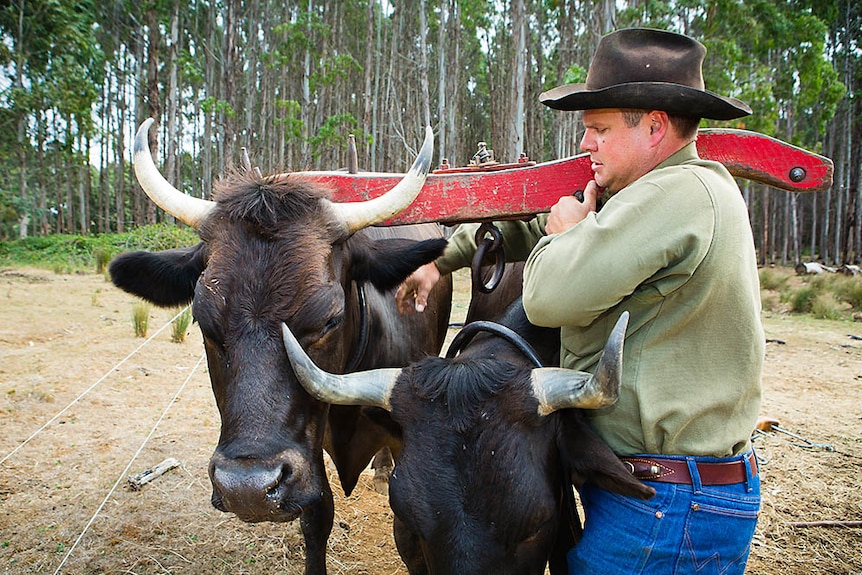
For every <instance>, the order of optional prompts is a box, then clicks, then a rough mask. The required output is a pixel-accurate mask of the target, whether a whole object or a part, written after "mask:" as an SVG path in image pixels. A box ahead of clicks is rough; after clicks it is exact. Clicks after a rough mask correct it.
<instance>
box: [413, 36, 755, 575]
mask: <svg viewBox="0 0 862 575" xmlns="http://www.w3.org/2000/svg"><path fill="white" fill-rule="evenodd" d="M705 53H706V50H705V48H704V47H703V45H701V44H700V43H699V42H697V41H695V40H693V39H691V38H688V37H686V36H682V35H679V34H674V33H670V32H664V31H658V30H647V29H629V30H621V31H618V32H615V33H612V34H610V35H608V36H606V37H604V38H603V39H602V40H601V42H600V44H599V47H598V49H597V50H596V54H595V55H594V57H593V60H592V62H591V64H590V69H589V72H588V75H587V81H586V84H574V85H566V86H560V87H557V88H554V89H552V90H550V91H548V92H545V93H544V94H542V95H541V96H540V101H541V102H542V103H543V104H545V105H547V106H549V107H551V108H554V109H558V110H583V122H584V127H585V130H586V131H585V133H584V136H583V139H582V140H581V144H580V146H581V149H582V150H583V151H585V152H588V153H589V154H590V159H591V162H592V170H593V173H594V179H593V181H591V182H590V183H589V185H587V187H586V189H585V190H584V201H583V202H580V201H578V199H576V198H574V197H567V198H563V199H561V200H560V201H559V202H558V203H557V204H556V205H555V206H554V207H553V208H552V209H551V212H550V214H548V215H546V216H540V217H538V218H536V219H534V220H531V221H530V222H527V223H523V222H504V223H503V225H502V226H501V227H502V228H503V235H504V238H506V240H505V241H506V251H507V254H513V255H514V256H515V257H526V258H527V263H526V266H525V269H524V285H523V295H524V308H525V310H526V311H527V315H528V317H529V318H530V320H531V321H532V322H533V323H535V324H537V325H542V326H549V327H561V328H562V329H561V364H562V366H563V367H568V368H572V369H581V370H586V371H591V370H592V369H593V368H594V367H595V365H596V363H597V361H598V359H599V354H600V353H601V349H602V345H603V344H604V341H605V340H606V338H607V335H608V333H609V332H610V329H611V328H612V326H613V325H614V322H615V321H616V319H617V318H618V317H619V316H620V314H621V313H622V312H623V311H628V312H629V313H630V321H629V326H628V331H627V334H626V344H625V350H624V359H623V364H624V373H623V382H622V389H621V392H620V398H619V401H618V402H617V404H616V405H614V406H612V407H610V408H606V409H602V410H598V411H596V412H590V413H589V417H590V421H591V423H592V425H593V427H594V428H595V429H596V431H598V433H599V434H600V435H601V436H602V438H603V439H604V440H605V441H606V442H607V443H608V444H609V445H610V446H611V448H612V449H613V450H614V451H615V452H616V453H617V455H618V456H620V457H621V458H622V460H623V461H624V462H625V463H626V464H627V465H628V466H629V467H630V469H631V470H632V473H634V474H635V476H637V477H638V478H640V479H642V480H644V481H647V482H649V484H650V485H651V486H653V487H655V489H656V492H657V494H656V496H655V497H654V498H653V499H651V500H650V501H646V502H644V501H639V500H635V499H632V498H627V497H623V496H619V495H615V494H611V493H608V492H605V491H603V490H601V489H599V488H597V487H595V486H593V485H589V484H587V485H584V486H583V487H582V488H581V489H580V496H581V500H582V503H583V506H584V511H585V524H584V535H583V538H582V539H581V541H580V542H579V543H578V545H577V546H576V547H575V548H574V549H572V550H571V551H570V553H569V557H568V560H569V570H570V573H578V574H581V573H596V574H599V573H601V574H606V573H614V574H620V573H661V574H664V573H699V574H703V573H723V574H729V573H740V574H741V573H743V572H744V570H745V564H746V560H747V558H748V553H749V546H750V542H751V538H752V536H753V533H754V528H755V525H756V521H757V514H758V510H759V507H760V483H759V476H758V474H757V464H756V460H755V458H754V457H753V454H752V452H751V444H750V441H749V437H750V434H751V431H752V430H753V428H754V426H755V423H756V419H757V415H758V409H759V403H760V373H761V369H762V364H763V353H764V335H763V330H762V326H761V324H760V295H759V293H760V292H759V284H758V274H757V267H756V256H755V251H754V242H753V238H752V233H751V228H750V225H749V222H748V214H747V211H746V208H745V205H744V202H743V200H742V198H741V194H740V192H739V189H738V188H737V186H736V184H735V183H734V181H733V179H732V177H731V176H730V174H729V173H728V172H727V171H726V170H725V169H724V167H723V166H721V165H720V164H718V163H715V162H708V161H703V160H701V159H699V158H698V156H697V151H696V148H695V144H694V140H695V139H696V135H697V125H698V123H699V120H700V118H712V119H720V120H727V119H733V118H737V117H742V116H745V115H747V114H749V113H750V112H751V110H750V109H749V108H748V106H747V105H745V104H744V103H742V102H740V101H739V100H736V99H734V98H729V97H722V96H718V95H716V94H714V93H712V92H708V91H706V90H705V89H704V83H703V77H702V71H701V67H702V62H703V58H704V55H705ZM600 195H601V197H602V200H603V207H602V209H601V211H600V212H598V213H597V212H596V202H597V198H598V197H599V196H600ZM474 250H475V244H474V242H473V240H472V231H471V230H465V231H464V232H460V233H456V234H455V236H453V238H452V240H451V241H450V245H449V247H448V248H447V252H446V254H444V256H442V257H441V258H440V259H439V260H437V262H436V263H435V264H429V266H425V267H424V268H422V269H420V270H418V271H417V272H416V273H415V274H414V275H413V276H411V278H408V280H407V281H406V282H405V283H404V285H402V286H401V288H400V289H399V292H398V294H397V296H396V297H397V298H398V300H399V305H400V308H401V309H402V310H409V309H411V308H412V307H414V306H415V309H416V310H417V311H421V310H422V309H423V307H424V303H425V297H426V295H427V293H428V291H429V289H430V286H433V285H434V283H435V282H436V280H437V278H438V277H439V274H440V273H448V272H451V271H452V270H454V269H456V268H458V267H461V266H464V265H468V264H469V260H470V258H471V257H472V253H473V251H474ZM411 304H413V305H411Z"/></svg>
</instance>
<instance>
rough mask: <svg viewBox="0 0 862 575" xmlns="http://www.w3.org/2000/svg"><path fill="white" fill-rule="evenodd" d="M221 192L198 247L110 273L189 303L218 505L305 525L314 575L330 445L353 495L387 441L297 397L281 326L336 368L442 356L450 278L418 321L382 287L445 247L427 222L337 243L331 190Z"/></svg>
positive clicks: (162, 301)
mask: <svg viewBox="0 0 862 575" xmlns="http://www.w3.org/2000/svg"><path fill="white" fill-rule="evenodd" d="M215 197H216V200H217V204H216V207H215V208H214V210H213V212H212V213H211V214H209V215H208V217H207V218H206V220H205V221H204V222H203V223H202V225H201V226H200V227H199V233H200V236H201V239H202V241H201V243H199V244H198V245H196V246H194V247H191V248H183V249H177V250H169V251H166V252H159V253H147V252H134V253H128V254H123V255H121V256H119V257H117V258H116V259H115V260H114V261H113V262H112V264H111V266H110V272H111V277H112V280H113V281H114V283H115V284H116V285H117V286H119V287H121V288H122V289H124V290H126V291H129V292H131V293H134V294H136V295H139V296H141V297H143V298H144V299H147V300H149V301H151V302H153V303H155V304H158V305H162V306H175V305H183V304H185V303H187V302H189V301H193V313H194V317H195V320H196V321H197V322H198V324H199V325H200V329H201V332H202V334H203V339H204V344H205V349H206V354H207V362H208V366H209V372H210V379H211V383H212V388H213V393H214V395H215V399H216V403H217V405H218V409H219V412H220V415H221V432H220V436H219V441H218V447H217V448H216V450H215V453H214V454H213V456H212V459H211V462H210V470H209V472H210V478H211V481H212V484H213V496H212V502H213V505H215V506H216V507H217V508H218V509H221V510H223V511H229V512H233V513H235V514H236V515H237V516H238V517H240V518H241V519H242V520H244V521H248V522H257V521H291V520H293V519H296V518H299V519H300V523H301V526H302V530H303V535H304V538H305V544H306V573H307V574H322V573H325V572H326V560H325V550H326V543H327V539H328V537H329V533H330V531H331V529H332V520H333V500H332V492H331V489H330V487H329V484H328V481H327V475H326V472H325V469H324V460H323V449H324V447H325V448H326V450H327V451H328V452H329V453H330V455H331V457H332V460H333V462H334V463H335V466H336V468H337V470H338V474H339V479H340V481H341V484H342V487H343V489H344V491H345V492H346V493H348V494H349V493H350V492H351V490H352V489H353V487H354V486H355V485H356V482H357V480H358V477H359V474H360V472H361V471H362V469H364V468H365V466H366V465H367V464H368V462H369V460H370V459H371V457H372V456H373V455H374V453H376V452H377V451H378V450H380V449H381V448H383V447H385V446H391V445H395V444H394V443H393V441H394V440H393V437H392V436H391V435H390V433H389V429H390V427H391V426H387V425H386V424H385V421H384V422H383V423H384V424H383V425H380V424H378V423H375V422H374V421H372V420H371V419H369V418H368V417H366V416H365V414H364V412H363V411H362V409H361V408H359V407H351V406H332V408H330V406H329V405H328V404H324V403H321V402H320V401H317V400H316V399H313V398H311V397H310V396H309V395H308V394H307V393H306V392H305V390H304V389H303V388H302V387H301V386H300V385H299V383H298V382H297V381H296V378H295V375H294V373H293V371H292V370H291V368H290V364H289V363H288V361H287V359H286V357H285V352H284V348H283V346H282V343H281V335H280V325H281V322H285V323H286V324H287V325H288V326H290V328H291V329H292V330H293V331H294V333H296V334H297V337H298V338H299V339H300V341H301V342H302V345H303V347H304V348H305V349H306V350H307V351H308V354H309V355H310V356H311V357H313V358H314V359H315V361H316V362H318V363H319V365H322V366H326V368H327V369H329V370H331V371H333V372H336V373H343V372H344V371H345V370H347V369H348V367H349V366H351V367H353V368H355V369H368V368H373V367H398V366H403V365H406V364H407V363H408V362H410V361H414V360H418V359H419V358H422V357H425V356H427V355H436V354H437V353H438V352H439V350H440V347H441V345H442V342H443V339H444V337H445V334H446V327H447V323H448V318H449V310H450V304H451V281H450V280H448V279H447V280H446V281H444V282H442V283H441V284H440V285H439V287H438V288H437V289H435V292H434V293H433V294H432V297H431V298H429V307H428V310H427V311H426V312H425V313H423V314H411V315H405V316H400V315H399V314H398V313H397V311H396V307H395V304H394V297H393V294H392V293H387V292H389V291H391V290H392V289H394V288H395V287H397V285H398V284H399V283H400V282H401V281H403V279H404V278H405V277H406V276H407V275H409V274H410V273H411V272H412V271H413V270H414V269H415V268H417V267H419V266H420V265H422V264H425V263H427V262H430V261H433V260H434V259H435V258H436V257H437V256H438V255H439V254H440V253H441V252H442V250H443V249H444V247H445V240H443V239H442V236H441V233H440V230H439V227H438V226H436V225H433V224H429V225H425V226H406V227H399V228H367V229H364V230H360V231H359V232H357V233H355V234H353V235H352V236H350V237H348V238H345V237H343V236H344V234H343V232H342V231H340V229H339V227H338V225H337V224H336V223H335V222H333V221H332V220H333V215H332V213H331V210H330V209H328V208H327V207H326V206H325V205H324V203H323V202H321V201H320V200H321V198H323V197H325V193H324V192H322V191H320V190H318V189H316V188H314V187H312V186H310V185H308V184H304V183H302V182H299V181H294V180H293V179H291V178H290V177H283V178H280V179H276V178H260V177H256V176H254V175H253V174H251V173H249V174H246V175H241V174H234V175H232V176H230V177H228V178H226V179H224V180H223V181H222V182H221V184H220V186H219V187H218V189H217V191H216V195H215ZM360 285H363V286H366V288H367V289H364V290H362V291H361V292H360V290H359V289H358V286H360ZM362 300H364V303H363V301H362ZM362 331H364V335H363V334H362V333H360V332H362ZM363 338H365V339H363ZM362 341H367V342H368V344H367V347H366V346H362V345H361V344H360V342H362ZM379 415H380V414H377V416H378V417H377V418H376V420H379Z"/></svg>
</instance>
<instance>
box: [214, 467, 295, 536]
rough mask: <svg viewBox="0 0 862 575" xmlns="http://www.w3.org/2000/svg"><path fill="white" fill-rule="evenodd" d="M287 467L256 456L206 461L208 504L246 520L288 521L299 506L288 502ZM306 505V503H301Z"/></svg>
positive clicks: (292, 517) (288, 468) (288, 479)
mask: <svg viewBox="0 0 862 575" xmlns="http://www.w3.org/2000/svg"><path fill="white" fill-rule="evenodd" d="M290 476H291V473H290V467H289V465H287V464H284V463H266V462H263V461H261V460H256V459H233V460H227V459H222V460H221V461H213V462H211V464H210V480H211V481H212V485H213V496H212V504H213V506H214V507H215V508H216V509H219V510H221V511H227V512H230V513H234V514H236V515H237V516H238V517H239V518H240V519H242V520H243V521H247V522H258V521H291V520H293V519H294V518H296V516H297V515H298V514H299V512H300V511H301V509H302V507H303V505H302V504H300V503H298V502H292V501H293V500H292V499H291V497H290V495H295V494H290V493H288V491H289V489H288V487H287V484H288V483H289V482H290ZM305 503H306V504H307V503H308V502H305Z"/></svg>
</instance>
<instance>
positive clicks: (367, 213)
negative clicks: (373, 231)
mask: <svg viewBox="0 0 862 575" xmlns="http://www.w3.org/2000/svg"><path fill="white" fill-rule="evenodd" d="M433 152H434V132H433V130H431V126H428V127H426V128H425V141H424V142H423V143H422V149H420V150H419V155H418V156H416V160H415V161H414V162H413V165H412V166H411V167H410V171H409V172H407V175H406V176H404V178H403V179H402V180H401V181H400V182H398V184H397V185H396V186H395V187H394V188H392V189H391V190H389V191H388V192H386V193H385V194H383V195H382V196H378V197H376V198H374V199H371V200H367V201H365V202H344V203H335V202H330V205H331V206H332V209H333V210H335V213H336V214H337V216H338V219H340V220H341V221H342V222H343V225H344V230H345V232H346V233H347V235H350V234H353V233H354V232H357V231H359V230H361V229H362V228H367V227H368V226H373V225H374V224H379V223H380V222H382V221H384V220H388V219H389V218H391V217H393V216H395V215H397V214H399V213H401V212H403V211H404V210H405V209H407V207H408V206H409V205H410V204H411V203H413V200H415V199H416V196H418V195H419V191H420V190H421V189H422V186H423V185H424V184H425V177H426V176H427V175H428V170H429V169H430V168H431V155H432V154H433Z"/></svg>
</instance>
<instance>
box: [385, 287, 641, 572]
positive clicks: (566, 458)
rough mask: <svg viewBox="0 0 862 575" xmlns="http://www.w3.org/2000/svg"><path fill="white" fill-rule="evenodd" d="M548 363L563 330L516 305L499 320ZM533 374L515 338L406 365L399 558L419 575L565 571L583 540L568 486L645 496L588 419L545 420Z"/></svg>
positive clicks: (394, 484) (481, 342) (400, 416)
mask: <svg viewBox="0 0 862 575" xmlns="http://www.w3.org/2000/svg"><path fill="white" fill-rule="evenodd" d="M498 321H499V323H501V324H503V325H505V326H507V327H510V328H512V329H513V330H514V331H516V332H517V333H518V334H520V335H521V336H522V337H523V338H524V339H525V340H526V341H527V342H528V343H529V344H530V345H531V346H532V347H533V348H534V349H535V350H536V352H537V355H538V356H539V357H540V358H541V359H542V360H543V361H544V362H546V363H547V364H555V363H556V362H557V361H558V359H557V356H558V353H559V345H560V340H559V330H551V329H544V328H538V327H536V326H533V325H532V324H530V323H529V322H528V321H527V319H526V316H525V314H524V311H523V307H522V305H521V301H520V298H518V299H517V301H516V302H515V303H514V304H512V306H511V307H510V308H509V309H508V310H507V311H506V312H505V314H504V315H503V316H502V317H501V318H499V320H498ZM532 367H533V366H532V365H531V364H530V362H529V361H528V360H527V359H526V358H525V357H524V356H523V354H522V353H521V352H520V351H519V350H517V349H516V348H515V347H514V346H513V345H511V344H510V343H508V342H507V341H505V340H503V339H500V338H498V337H496V336H492V335H484V334H481V335H478V336H476V337H475V339H474V340H473V341H472V342H471V343H469V344H468V345H467V347H466V348H465V349H464V350H462V351H461V353H460V355H458V356H457V357H455V358H454V359H443V358H427V359H425V360H423V361H420V362H417V363H414V364H412V365H411V366H409V367H408V368H405V369H404V370H403V371H402V373H401V375H400V377H399V379H398V380H397V382H396V384H395V385H394V387H393V390H392V396H391V415H392V419H393V420H394V422H395V423H396V424H397V425H398V426H399V428H400V430H401V433H402V448H401V452H400V454H399V456H398V457H397V460H396V466H395V470H394V471H393V474H392V477H391V478H390V486H389V491H390V503H391V506H392V509H393V511H394V512H395V516H396V521H395V537H396V543H397V545H398V549H399V553H400V554H401V556H402V558H403V559H404V561H405V563H406V564H407V566H408V569H409V571H410V573H411V574H413V575H418V574H433V575H446V574H451V575H454V574H456V573H457V574H461V575H470V574H473V575H479V574H486V573H495V574H498V575H502V574H513V575H514V574H518V575H528V574H536V575H540V574H542V573H544V570H545V567H546V565H547V564H548V563H550V568H551V573H552V574H555V575H556V574H558V573H566V572H567V568H566V561H565V554H566V552H567V551H568V550H569V549H570V548H571V547H572V546H573V545H574V543H575V541H576V539H577V537H578V536H579V534H580V523H579V520H578V518H577V514H576V511H574V507H573V494H572V484H573V483H574V484H576V485H577V484H579V483H581V482H583V481H593V482H595V483H596V484H598V485H599V486H601V487H603V488H605V489H609V490H612V491H615V492H618V493H624V494H626V495H632V496H636V497H640V498H648V497H650V496H651V494H652V489H651V488H648V487H646V486H645V485H643V484H642V483H640V482H639V481H637V480H635V479H634V478H633V477H632V476H631V475H630V474H629V473H628V472H627V471H626V469H625V467H624V466H623V465H622V463H620V461H619V460H618V459H617V458H616V456H615V455H614V454H613V452H611V450H610V449H609V448H608V447H607V445H606V444H605V443H604V442H603V441H602V440H601V439H600V438H599V437H598V436H597V435H596V434H595V433H594V432H593V431H592V430H591V429H590V428H589V426H588V425H587V424H586V421H585V418H584V416H583V414H582V412H581V411H580V410H576V409H563V410H560V411H556V412H554V413H552V414H550V415H548V416H540V415H538V412H537V408H538V402H537V400H536V399H535V397H534V395H533V394H532V391H531V384H530V372H531V368H532Z"/></svg>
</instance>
